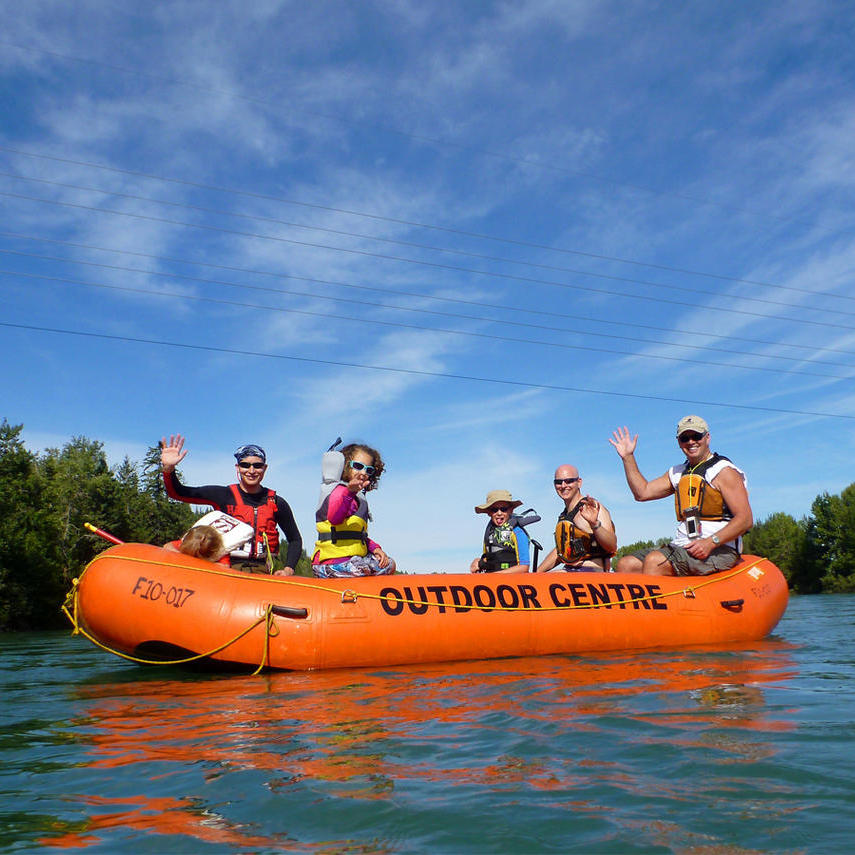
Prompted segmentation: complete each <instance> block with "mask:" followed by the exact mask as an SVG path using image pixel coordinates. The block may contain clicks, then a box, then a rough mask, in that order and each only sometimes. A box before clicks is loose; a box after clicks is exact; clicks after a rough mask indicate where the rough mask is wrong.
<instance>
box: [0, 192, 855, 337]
mask: <svg viewBox="0 0 855 855" xmlns="http://www.w3.org/2000/svg"><path fill="white" fill-rule="evenodd" d="M0 196H5V197H7V198H11V199H23V200H26V201H30V202H41V203H43V204H47V205H57V206H62V207H67V208H75V209H78V210H84V211H93V212H96V213H101V214H111V215H115V216H121V217H129V218H132V219H138V220H145V221H147V222H156V223H164V224H167V225H174V226H184V227H186V228H193V229H201V230H205V231H213V232H218V233H220V234H229V235H234V236H236V237H249V238H253V239H256V240H268V241H273V242H276V243H287V244H291V245H293V246H305V247H309V248H312V249H327V250H330V251H333V252H344V253H349V254H351V255H360V256H365V257H368V258H379V259H382V260H386V261H399V262H402V263H405V264H417V265H421V266H424V267H433V268H437V269H441V270H452V271H455V272H457V273H471V274H475V275H478V276H487V277H492V278H501V279H508V280H510V281H513V282H525V283H527V284H537V285H549V286H554V287H557V288H566V289H571V290H575V291H589V292H592V293H595V294H608V295H611V296H617V297H627V298H630V299H634V300H642V301H645V302H654V303H666V304H668V305H674V306H688V307H689V308H692V309H697V308H698V304H697V303H691V302H687V301H685V300H669V299H666V298H664V297H649V296H646V295H640V294H629V293H627V292H625V291H612V290H609V289H607V288H592V287H590V286H587V285H576V284H571V283H567V282H556V281H554V280H551V279H537V278H535V277H531V276H518V275H516V274H512V273H493V272H489V271H484V270H477V269H475V268H469V267H457V266H455V265H451V264H441V263H440V262H436V261H425V260H422V259H415V258H405V257H401V256H396V255H388V254H385V253H378V252H369V251H368V250H362V249H350V248H347V247H339V246H330V245H329V244H322V243H313V242H311V241H300V240H295V239H294V238H284V237H278V236H275V235H262V234H257V233H254V232H242V231H239V230H237V229H227V228H225V227H223V226H214V225H210V224H208V223H188V222H184V221H181V220H171V219H169V218H167V217H154V216H151V215H149V214H136V213H131V212H128V211H117V210H115V209H112V208H98V207H95V206H93V205H82V204H80V203H76V202H63V201H59V200H55V199H43V198H39V197H37V196H26V195H24V194H21V193H3V192H0ZM704 310H705V311H715V312H724V313H726V314H728V315H734V314H738V315H746V316H749V317H756V318H763V319H764V320H778V321H786V322H787V323H794V324H810V325H813V326H822V327H832V328H835V329H845V330H853V329H855V327H852V326H847V325H846V324H834V323H830V322H828V321H815V320H809V319H807V318H787V317H782V316H780V315H764V314H763V313H762V312H749V311H747V310H745V309H735V308H731V307H728V308H720V307H718V306H704Z"/></svg>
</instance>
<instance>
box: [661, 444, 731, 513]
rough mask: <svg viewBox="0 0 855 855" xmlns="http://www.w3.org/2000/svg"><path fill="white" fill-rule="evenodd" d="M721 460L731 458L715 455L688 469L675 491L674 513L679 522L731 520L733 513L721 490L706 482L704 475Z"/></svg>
mask: <svg viewBox="0 0 855 855" xmlns="http://www.w3.org/2000/svg"><path fill="white" fill-rule="evenodd" d="M721 460H727V461H728V462H730V460H729V458H727V457H724V456H723V455H721V454H713V455H712V456H711V457H708V458H707V459H706V460H704V462H703V463H699V464H698V465H697V466H694V467H693V468H692V469H688V468H687V469H686V471H685V472H684V473H683V475H682V476H681V478H680V480H679V482H678V483H677V486H676V487H675V489H674V512H675V513H676V514H677V519H678V520H685V519H686V518H687V517H697V518H698V519H701V520H729V519H733V513H732V511H731V510H730V508H728V506H727V502H725V500H724V496H723V495H722V494H721V491H720V490H717V489H716V488H715V487H713V485H712V484H711V483H710V482H709V481H707V480H706V478H705V477H704V474H705V473H706V472H707V471H708V470H709V469H710V468H711V467H713V466H714V465H715V464H716V463H718V462H719V461H721Z"/></svg>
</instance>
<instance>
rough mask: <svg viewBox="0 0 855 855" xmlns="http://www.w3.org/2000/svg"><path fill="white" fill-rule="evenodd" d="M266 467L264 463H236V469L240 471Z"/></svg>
mask: <svg viewBox="0 0 855 855" xmlns="http://www.w3.org/2000/svg"><path fill="white" fill-rule="evenodd" d="M266 466H267V464H266V463H243V462H241V463H238V467H239V468H241V469H264V468H265V467H266Z"/></svg>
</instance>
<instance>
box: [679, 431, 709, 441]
mask: <svg viewBox="0 0 855 855" xmlns="http://www.w3.org/2000/svg"><path fill="white" fill-rule="evenodd" d="M705 436H706V434H705V433H695V431H693V430H687V431H685V432H684V433H681V434H680V435H679V436H678V437H677V439H678V440H680V442H692V441H694V442H697V441H698V440H699V439H703V438H704V437H705Z"/></svg>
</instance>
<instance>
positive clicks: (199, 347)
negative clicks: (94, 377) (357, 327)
mask: <svg viewBox="0 0 855 855" xmlns="http://www.w3.org/2000/svg"><path fill="white" fill-rule="evenodd" d="M0 326H3V327H8V328H10V329H19V330H29V331H31V332H47V333H54V334H57V335H68V336H79V337H83V338H96V339H102V340H106V341H119V342H125V343H132V344H152V345H157V346H160V347H175V348H181V349H183V350H194V351H205V352H208V353H228V354H232V355H235V356H255V357H260V358H264V359H282V360H288V361H292V362H302V363H310V364H314V365H334V366H337V367H340V368H358V369H364V370H367V371H383V372H388V373H390V374H407V375H411V376H415V377H436V378H441V379H445V380H468V381H472V382H476V383H494V384H497V385H502V386H515V387H523V388H526V389H543V390H546V391H552V392H575V393H577V394H585V395H606V396H609V397H615V398H635V399H639V400H644V401H663V402H666V403H671V404H688V405H691V406H699V407H701V406H702V407H725V408H728V409H737V410H753V411H758V412H766V413H785V414H787V415H793V416H816V417H819V418H830V419H848V420H855V415H846V414H843V413H824V412H818V411H812V410H788V409H783V408H780V407H761V406H759V405H757V404H734V403H728V402H722V401H710V400H709V399H704V400H696V399H691V398H669V397H666V396H664V395H642V394H640V393H635V392H612V391H609V390H605V389H588V388H584V387H577V386H559V385H556V384H547V383H531V382H528V381H523V380H509V379H507V378H498V377H479V376H477V375H470V374H451V373H446V372H441V371H425V370H417V369H414V368H396V367H392V366H389V365H369V364H366V363H361V362H345V361H343V360H335V359H317V358H313V357H308V356H292V355H286V354H282V353H264V352H261V351H255V350H242V349H238V348H228V347H214V346H212V345H203V344H187V343H186V342H176V341H165V340H162V339H148V338H136V337H133V336H120V335H109V334H107V333H96V332H83V331H80V330H67V329H59V328H56V327H43V326H35V325H31V324H14V323H9V322H6V321H0Z"/></svg>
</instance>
